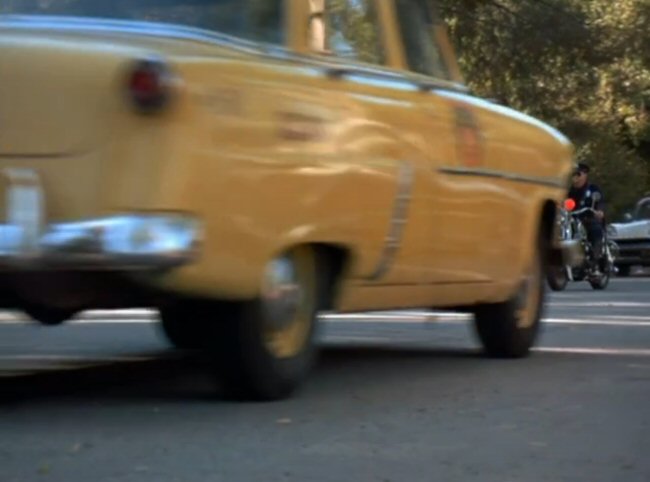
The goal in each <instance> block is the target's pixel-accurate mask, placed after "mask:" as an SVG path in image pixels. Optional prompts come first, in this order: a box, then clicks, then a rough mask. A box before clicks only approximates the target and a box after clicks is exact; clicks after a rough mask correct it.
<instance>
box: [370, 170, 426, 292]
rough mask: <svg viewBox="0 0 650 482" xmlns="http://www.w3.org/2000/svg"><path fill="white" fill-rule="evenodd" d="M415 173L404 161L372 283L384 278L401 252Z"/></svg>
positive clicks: (371, 277)
mask: <svg viewBox="0 0 650 482" xmlns="http://www.w3.org/2000/svg"><path fill="white" fill-rule="evenodd" d="M414 180H415V171H414V169H413V166H411V164H410V163H408V162H406V161H404V162H402V163H401V165H400V168H399V174H398V178H397V194H396V195H395V201H394V203H393V214H392V216H391V220H390V224H389V228H388V234H387V235H386V239H385V242H384V250H383V252H382V254H381V257H380V259H379V263H377V267H376V268H375V271H374V272H373V274H372V275H371V276H370V277H369V279H370V280H371V281H377V280H379V279H380V278H381V277H383V276H384V275H385V274H386V273H387V272H388V270H389V268H390V267H391V264H392V263H393V260H394V259H395V255H396V253H397V251H398V250H399V248H400V246H401V242H402V236H403V235H404V227H405V226H406V222H407V218H408V207H409V204H410V203H411V197H412V196H411V193H412V190H413V182H414Z"/></svg>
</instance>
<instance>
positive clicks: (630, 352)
mask: <svg viewBox="0 0 650 482" xmlns="http://www.w3.org/2000/svg"><path fill="white" fill-rule="evenodd" d="M532 350H533V351H537V352H542V353H569V354H576V355H613V356H650V350H646V349H642V348H638V349H636V348H607V347H598V348H583V347H573V346H571V347H536V348H532Z"/></svg>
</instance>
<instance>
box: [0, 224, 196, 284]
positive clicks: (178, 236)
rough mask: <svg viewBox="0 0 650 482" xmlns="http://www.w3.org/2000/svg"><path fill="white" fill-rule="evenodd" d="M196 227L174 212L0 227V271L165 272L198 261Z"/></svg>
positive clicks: (3, 225)
mask: <svg viewBox="0 0 650 482" xmlns="http://www.w3.org/2000/svg"><path fill="white" fill-rule="evenodd" d="M200 241H201V227H200V223H199V222H198V221H197V220H196V219H194V218H192V217H190V216H187V215H183V214H178V213H171V214H170V213H154V214H151V213H145V214H143V213H127V214H123V215H117V216H109V217H104V218H97V219H89V220H84V221H76V222H64V223H55V224H49V225H46V226H43V227H40V226H38V225H37V224H35V223H33V222H28V223H21V222H15V223H11V224H0V270H2V271H21V270H43V269H66V270H93V271H96V270H100V271H101V270H111V271H119V272H125V271H133V270H156V271H157V270H165V269H170V268H175V267H179V266H182V265H185V264H188V263H190V262H192V261H193V260H194V259H196V257H197V256H198V251H199V247H200Z"/></svg>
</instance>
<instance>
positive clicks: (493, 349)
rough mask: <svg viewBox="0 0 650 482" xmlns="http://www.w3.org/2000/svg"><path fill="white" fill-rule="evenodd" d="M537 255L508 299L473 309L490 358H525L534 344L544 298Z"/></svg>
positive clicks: (476, 326)
mask: <svg viewBox="0 0 650 482" xmlns="http://www.w3.org/2000/svg"><path fill="white" fill-rule="evenodd" d="M541 252H542V251H541V249H538V250H537V252H536V255H535V256H534V258H533V260H532V262H531V266H530V268H529V270H528V273H527V274H526V275H525V276H524V277H523V279H522V281H521V282H520V284H519V287H518V288H517V291H516V292H515V294H514V295H513V296H512V297H511V298H509V299H508V300H506V301H504V302H501V303H491V304H483V305H479V306H478V307H476V308H475V309H474V326H475V328H476V332H477V334H478V337H479V339H480V341H481V343H482V345H483V348H484V350H485V352H486V354H487V355H488V356H490V357H496V358H521V357H525V356H527V355H528V354H529V352H530V348H531V347H532V346H533V344H534V343H535V339H536V338H537V335H538V333H539V329H540V325H541V318H542V311H543V306H544V295H545V283H544V274H543V268H542V255H541Z"/></svg>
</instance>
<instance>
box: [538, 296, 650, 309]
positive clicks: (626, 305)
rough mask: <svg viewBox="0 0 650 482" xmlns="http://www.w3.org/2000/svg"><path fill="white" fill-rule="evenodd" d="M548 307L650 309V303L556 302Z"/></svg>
mask: <svg viewBox="0 0 650 482" xmlns="http://www.w3.org/2000/svg"><path fill="white" fill-rule="evenodd" d="M648 296H650V294H649V295H648ZM548 306H549V307H556V306H570V307H574V308H575V307H586V308H650V303H640V302H637V301H582V302H572V301H554V302H553V303H549V304H548Z"/></svg>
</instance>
